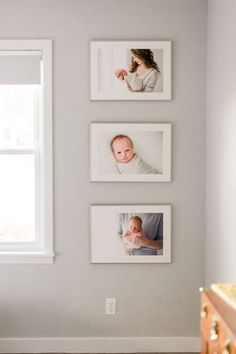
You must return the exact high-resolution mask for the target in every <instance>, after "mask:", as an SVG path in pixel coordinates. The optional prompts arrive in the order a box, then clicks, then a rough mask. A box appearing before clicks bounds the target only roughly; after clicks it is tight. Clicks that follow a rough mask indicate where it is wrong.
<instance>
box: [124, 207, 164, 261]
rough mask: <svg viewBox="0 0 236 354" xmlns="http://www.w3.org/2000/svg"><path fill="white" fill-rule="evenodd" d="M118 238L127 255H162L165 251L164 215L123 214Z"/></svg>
mask: <svg viewBox="0 0 236 354" xmlns="http://www.w3.org/2000/svg"><path fill="white" fill-rule="evenodd" d="M118 236H120V238H121V241H122V247H123V250H124V252H125V254H127V255H133V256H136V255H139V256H140V255H142V256H143V255H157V254H159V255H160V254H162V250H163V249H162V245H163V214H161V213H157V214H154V213H139V214H134V213H121V214H119V226H118Z"/></svg>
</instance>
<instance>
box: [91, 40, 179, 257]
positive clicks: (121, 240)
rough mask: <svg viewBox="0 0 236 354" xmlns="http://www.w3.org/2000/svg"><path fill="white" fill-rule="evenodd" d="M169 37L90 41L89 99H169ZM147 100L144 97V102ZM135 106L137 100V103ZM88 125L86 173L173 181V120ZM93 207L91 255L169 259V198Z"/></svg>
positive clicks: (94, 177) (95, 177) (103, 178)
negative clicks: (88, 158)
mask: <svg viewBox="0 0 236 354" xmlns="http://www.w3.org/2000/svg"><path fill="white" fill-rule="evenodd" d="M171 47H172V46H171V41H91V43H90V58H91V97H90V98H91V100H94V101H99V100H113V101H115V100H120V101H122V100H125V101H136V100H138V101H160V100H171V49H172V48H171ZM143 104H144V105H146V106H147V105H148V102H144V103H143ZM137 109H138V107H137ZM146 111H147V115H146V116H145V117H143V122H142V123H130V122H129V120H128V117H124V119H126V118H127V122H126V123H124V122H123V123H119V122H117V123H113V122H111V123H103V122H100V123H92V124H91V125H90V180H91V182H113V183H122V182H129V183H153V182H154V183H160V182H165V183H170V182H171V140H172V125H171V123H169V122H165V121H163V119H162V118H161V117H158V114H157V117H156V121H155V122H153V119H152V122H149V117H148V109H147V110H146ZM103 203H104V200H103V201H101V204H99V205H92V206H91V207H90V216H91V262H92V263H170V262H171V206H170V205H169V204H168V201H167V203H166V204H164V205H163V204H159V203H158V200H157V203H156V204H155V205H144V204H143V203H142V200H140V203H139V205H132V204H130V205H127V204H125V205H120V204H119V205H107V204H106V203H105V204H103Z"/></svg>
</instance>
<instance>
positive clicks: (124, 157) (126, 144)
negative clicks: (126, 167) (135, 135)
mask: <svg viewBox="0 0 236 354" xmlns="http://www.w3.org/2000/svg"><path fill="white" fill-rule="evenodd" d="M112 148H113V154H114V156H115V159H116V161H117V162H123V163H127V162H129V161H131V160H132V158H133V156H134V149H133V146H132V144H131V142H130V141H129V139H127V138H121V139H117V140H115V141H114V142H113V145H112Z"/></svg>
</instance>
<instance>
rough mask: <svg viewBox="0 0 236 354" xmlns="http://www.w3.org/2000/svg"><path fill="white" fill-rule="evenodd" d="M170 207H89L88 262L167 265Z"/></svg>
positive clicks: (168, 259)
mask: <svg viewBox="0 0 236 354" xmlns="http://www.w3.org/2000/svg"><path fill="white" fill-rule="evenodd" d="M170 212H171V210H170V206H169V205H155V206H154V205H152V206H148V205H144V206H141V205H140V206H139V205H138V206H137V205H136V206H128V205H123V206H121V205H119V206H108V205H106V206H103V205H102V206H101V205H100V206H92V207H91V218H92V219H91V222H92V228H91V229H92V262H94V263H100V262H101V263H123V262H124V263H139V262H140V263H152V262H154V263H156V262H157V263H163V262H170V218H171V215H170Z"/></svg>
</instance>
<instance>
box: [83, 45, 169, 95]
mask: <svg viewBox="0 0 236 354" xmlns="http://www.w3.org/2000/svg"><path fill="white" fill-rule="evenodd" d="M132 48H141V49H138V50H139V51H140V50H141V51H143V50H145V51H147V50H150V51H151V52H152V54H151V55H153V60H154V62H155V63H157V66H158V72H157V71H155V69H153V68H152V67H150V65H152V64H150V58H149V57H148V58H146V59H147V60H148V61H146V63H147V64H145V67H146V68H147V71H145V72H142V75H141V76H139V79H140V80H141V81H140V80H139V81H138V83H137V80H135V84H134V81H133V76H134V75H133V74H132V75H131V73H130V72H129V70H130V63H131V60H132V53H133V51H134V50H133V49H132ZM142 48H143V49H142ZM146 48H148V49H146ZM131 49H132V52H131ZM136 51H137V50H136ZM141 54H142V53H141ZM145 54H146V53H145ZM139 55H140V53H139ZM140 58H141V57H140ZM140 58H138V59H140ZM90 59H91V100H171V41H91V43H90ZM119 69H125V70H126V73H128V76H126V77H125V80H121V78H123V76H122V75H119V79H120V80H118V79H117V77H116V75H115V73H117V70H119ZM148 71H152V73H149V72H148ZM119 73H120V72H119ZM135 73H137V72H135ZM146 75H147V76H146ZM145 76H146V78H144V77H145ZM151 76H152V78H151ZM154 76H156V78H155V79H154ZM127 77H129V79H128V80H126V79H127ZM153 80H155V81H153ZM156 80H157V81H156ZM127 82H128V85H127ZM147 82H149V84H147ZM150 82H152V83H151V84H150ZM154 82H156V83H155V84H154ZM140 85H141V86H140ZM130 90H134V91H135V92H131V91H130ZM146 90H151V91H149V92H146Z"/></svg>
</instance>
